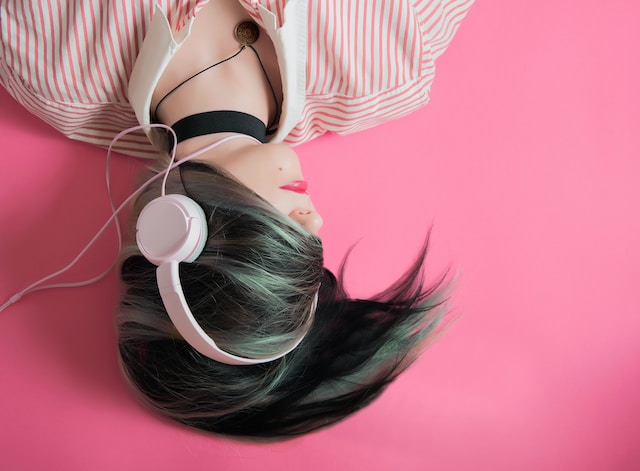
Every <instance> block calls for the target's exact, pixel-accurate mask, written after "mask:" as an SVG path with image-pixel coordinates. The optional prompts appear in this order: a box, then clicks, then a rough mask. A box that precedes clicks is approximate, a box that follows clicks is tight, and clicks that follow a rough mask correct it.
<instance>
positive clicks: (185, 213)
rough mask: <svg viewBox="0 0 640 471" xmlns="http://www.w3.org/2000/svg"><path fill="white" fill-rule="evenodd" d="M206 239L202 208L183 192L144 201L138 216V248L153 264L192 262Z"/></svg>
mask: <svg viewBox="0 0 640 471" xmlns="http://www.w3.org/2000/svg"><path fill="white" fill-rule="evenodd" d="M206 241H207V221H206V216H205V214H204V211H203V210H202V208H201V207H200V205H199V204H198V203H196V202H195V201H194V200H192V199H191V198H189V197H187V196H184V195H165V196H160V197H159V198H156V199H154V200H153V201H151V202H150V203H148V204H147V205H146V206H145V207H144V208H143V209H142V211H141V212H140V216H138V221H137V223H136V242H137V243H138V248H139V249H140V252H142V254H143V255H144V256H145V258H146V259H147V260H149V261H150V262H151V263H153V264H155V265H162V264H165V263H170V262H193V261H194V260H195V259H196V258H198V256H199V255H200V254H201V253H202V250H203V248H204V245H205V243H206Z"/></svg>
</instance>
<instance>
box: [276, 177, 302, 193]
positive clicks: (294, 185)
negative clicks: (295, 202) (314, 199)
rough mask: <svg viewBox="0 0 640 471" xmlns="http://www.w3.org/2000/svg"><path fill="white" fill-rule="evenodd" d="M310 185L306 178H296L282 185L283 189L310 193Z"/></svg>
mask: <svg viewBox="0 0 640 471" xmlns="http://www.w3.org/2000/svg"><path fill="white" fill-rule="evenodd" d="M308 188H309V185H308V184H307V182H306V181H304V180H296V181H293V182H290V183H287V184H286V185H282V186H281V187H280V189H281V190H289V191H295V192H296V193H302V194H304V195H306V194H308V192H307V189H308Z"/></svg>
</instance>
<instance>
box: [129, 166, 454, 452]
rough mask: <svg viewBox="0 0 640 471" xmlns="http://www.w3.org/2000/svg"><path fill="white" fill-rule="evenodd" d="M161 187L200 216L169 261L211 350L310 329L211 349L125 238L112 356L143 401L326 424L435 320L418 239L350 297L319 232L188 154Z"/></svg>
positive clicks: (401, 360)
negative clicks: (196, 251)
mask: <svg viewBox="0 0 640 471" xmlns="http://www.w3.org/2000/svg"><path fill="white" fill-rule="evenodd" d="M167 191H168V192H171V193H182V194H186V195H187V196H189V197H191V198H192V199H194V200H196V201H197V202H198V203H199V204H200V205H201V206H202V207H203V209H204V211H205V214H206V215H207V218H208V223H209V235H208V240H207V243H206V246H205V249H204V252H203V254H202V255H201V256H200V257H199V258H198V259H197V260H196V262H194V263H183V264H181V265H180V278H181V282H182V286H183V289H184V291H185V297H186V299H187V301H188V303H189V306H190V309H191V311H192V312H193V314H194V316H195V317H196V319H197V320H198V322H199V323H200V325H201V326H202V327H203V328H204V330H205V331H206V332H207V333H208V334H209V335H210V336H211V337H212V338H213V339H215V341H216V343H217V344H218V345H219V346H220V347H221V348H222V349H224V350H227V351H229V352H232V353H234V354H236V355H241V356H248V357H258V356H269V355H272V354H274V353H275V352H277V351H280V350H283V349H284V348H285V346H286V345H287V344H290V343H291V341H292V340H293V339H294V338H296V337H297V335H298V332H299V330H300V329H301V328H308V332H307V334H306V336H305V337H304V339H303V341H302V342H301V343H300V345H298V347H297V348H296V349H294V350H293V351H292V352H290V353H289V354H287V355H286V356H285V357H283V358H281V359H279V360H276V361H273V362H270V363H266V364H259V365H251V366H233V365H226V364H222V363H218V362H216V361H214V360H211V359H209V358H207V357H205V356H203V355H201V354H200V353H198V352H197V351H195V350H194V349H193V348H191V347H190V346H189V345H188V344H187V343H186V342H185V341H184V340H183V339H182V338H181V337H180V335H179V334H178V333H177V331H176V330H175V328H174V327H173V325H172V323H171V321H170V320H169V317H168V315H167V313H166V311H165V309H164V306H163V304H162V300H161V298H160V294H159V292H158V288H157V285H156V277H155V267H154V266H153V265H152V264H151V263H150V262H148V261H147V260H146V259H145V258H144V257H143V256H142V255H141V254H140V253H139V252H138V251H137V248H136V247H135V246H128V247H127V248H125V249H124V251H123V254H122V257H121V258H122V263H121V270H120V273H121V279H122V282H123V284H124V290H123V294H122V298H121V301H120V305H119V310H118V315H117V328H118V343H119V353H120V360H121V365H122V369H123V371H124V373H125V375H126V377H127V378H128V380H129V382H130V383H131V384H132V385H133V386H134V387H135V388H136V389H137V390H138V391H139V393H140V395H141V397H142V398H143V400H144V401H145V402H146V403H147V404H149V405H150V406H151V407H153V408H154V409H156V410H158V411H159V412H161V413H162V414H164V415H167V416H169V417H171V418H173V419H175V420H177V421H179V422H182V423H184V424H187V425H189V426H192V427H196V428H198V429H202V430H205V431H209V432H214V433H219V434H224V435H231V436H236V437H238V438H241V437H242V438H253V439H268V440H283V439H288V438H292V437H295V436H298V435H302V434H305V433H308V432H311V431H314V430H316V429H319V428H323V427H326V426H328V425H330V424H333V423H335V422H338V421H339V420H341V419H343V418H345V417H346V416H348V415H350V414H352V413H353V412H356V411H358V410H359V409H361V408H362V407H364V406H366V405H367V404H369V403H370V402H371V401H372V400H374V399H375V398H376V397H378V396H379V395H380V393H381V392H382V391H383V390H384V389H385V387H386V386H387V385H388V384H389V383H390V382H391V381H393V380H394V379H395V378H396V377H397V376H398V375H399V374H400V373H401V372H402V371H404V370H405V369H406V368H407V366H408V365H409V364H410V363H411V362H412V361H413V359H415V357H416V355H417V353H418V352H419V351H420V349H421V348H422V347H423V346H424V344H425V340H426V339H427V337H429V334H430V333H432V332H433V331H434V329H435V328H436V327H437V325H438V324H439V322H440V320H441V319H442V316H443V314H444V304H443V302H444V298H445V293H446V286H445V283H444V282H443V281H442V280H441V281H440V282H436V283H434V284H433V286H429V287H427V286H425V283H424V279H423V268H424V260H425V257H426V253H427V247H428V243H427V242H425V244H424V246H423V248H422V250H421V251H420V253H419V256H418V257H417V258H416V260H415V262H414V263H413V265H412V266H411V267H410V268H409V270H408V271H407V272H406V273H405V274H404V275H403V276H402V277H401V278H400V279H399V280H398V281H397V282H395V283H394V284H393V285H392V286H390V287H389V288H388V289H386V290H384V291H383V292H382V293H380V294H378V295H376V296H374V297H372V298H371V299H368V300H365V299H351V298H349V296H348V294H347V292H346V291H345V289H344V285H343V282H342V279H343V272H344V267H345V264H344V262H343V265H342V267H341V269H340V272H339V276H338V277H336V276H334V275H333V274H332V273H331V272H330V271H328V270H327V269H325V268H323V258H322V245H321V242H320V240H319V239H318V238H317V237H315V236H313V235H311V234H309V233H308V232H306V231H305V230H304V229H303V228H302V227H300V226H298V225H297V223H295V222H293V221H292V220H290V219H289V218H288V217H286V216H284V215H282V214H280V213H278V212H277V211H276V210H275V209H274V208H273V207H271V206H270V205H269V204H268V203H266V202H265V201H264V200H262V199H261V198H260V197H259V196H258V195H256V194H255V193H253V192H252V191H251V190H249V189H248V188H246V187H245V186H243V185H242V184H240V183H239V182H237V181H236V180H235V179H233V178H232V177H230V176H228V175H225V174H224V173H223V172H221V171H219V170H216V169H214V168H212V167H210V166H207V165H204V164H198V163H186V164H183V165H181V166H180V167H178V169H176V170H174V171H172V172H171V174H170V176H169V179H168V182H167ZM158 194H159V184H157V185H152V186H151V187H150V188H149V189H148V190H147V191H145V193H144V194H143V195H142V196H141V197H140V198H139V200H138V202H137V205H136V207H135V208H134V211H133V217H136V216H137V214H138V213H139V211H140V210H141V208H142V207H143V206H144V204H146V203H147V202H148V201H150V200H151V199H153V198H154V197H156V196H158ZM427 240H428V238H427ZM318 289H319V299H318V306H317V309H316V311H315V313H312V312H311V306H312V303H313V299H314V296H315V293H316V292H317V291H318ZM310 316H313V318H312V319H311V318H310ZM311 321H312V322H311ZM309 325H310V327H309Z"/></svg>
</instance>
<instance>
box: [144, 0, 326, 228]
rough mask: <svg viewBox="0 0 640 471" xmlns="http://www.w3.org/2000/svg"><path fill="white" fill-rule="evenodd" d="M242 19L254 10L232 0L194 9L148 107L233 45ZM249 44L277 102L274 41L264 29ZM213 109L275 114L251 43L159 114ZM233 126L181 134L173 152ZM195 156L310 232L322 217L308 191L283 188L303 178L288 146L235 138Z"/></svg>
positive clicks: (180, 153) (182, 152)
mask: <svg viewBox="0 0 640 471" xmlns="http://www.w3.org/2000/svg"><path fill="white" fill-rule="evenodd" d="M244 21H251V17H250V16H249V15H248V14H247V13H246V11H245V10H244V9H243V8H242V7H241V6H240V4H239V3H238V2H237V0H216V1H212V2H209V3H208V4H207V5H206V6H205V7H204V8H203V9H202V10H201V11H200V12H199V13H198V16H197V18H196V20H195V21H194V23H193V27H192V29H191V35H190V36H189V37H188V38H187V40H186V41H185V43H184V44H183V46H182V47H181V48H180V50H179V51H178V52H177V53H176V55H175V56H174V57H173V59H172V60H171V62H170V63H169V65H168V67H167V69H166V70H165V72H164V73H163V75H162V77H161V78H160V81H159V82H158V85H157V87H156V89H155V91H154V93H153V99H152V103H151V109H152V110H153V109H155V107H156V104H157V103H158V102H159V101H160V99H162V97H163V96H165V95H166V94H167V92H169V91H170V90H171V89H173V88H174V87H175V86H176V85H177V84H179V83H180V82H182V81H183V80H184V79H186V78H187V77H190V76H191V75H193V74H195V73H196V72H198V71H200V70H203V69H205V68H206V67H208V66H210V65H212V64H215V63H216V62H218V61H220V60H222V59H225V58H227V57H229V56H231V55H232V54H234V53H236V52H237V51H238V50H239V49H240V44H239V43H238V41H237V39H236V38H235V36H234V30H235V27H236V25H238V24H240V23H242V22H244ZM253 46H254V48H255V49H256V51H257V52H258V54H259V55H260V59H261V60H262V63H263V64H264V66H265V69H266V71H267V74H268V76H269V80H270V81H271V84H272V85H273V88H274V91H275V93H276V97H277V99H278V101H279V103H280V104H281V103H282V95H283V94H282V82H281V78H280V69H279V66H278V61H277V57H276V53H275V49H274V46H273V43H272V42H271V39H270V38H269V36H268V34H267V33H266V32H265V31H264V30H261V32H260V37H259V38H258V41H256V42H255V43H254V44H253ZM212 110H235V111H242V112H244V113H248V114H251V115H253V116H255V117H257V118H258V119H260V120H262V121H263V122H264V123H265V125H268V123H270V122H272V121H273V120H274V119H275V118H276V114H277V106H276V103H275V102H274V100H273V94H272V91H271V88H270V86H269V83H268V81H267V79H266V77H265V75H264V73H263V72H262V69H261V67H260V63H259V61H258V59H257V57H256V56H255V54H254V53H253V52H252V51H250V50H248V49H245V50H244V51H242V52H241V53H240V54H239V55H238V56H236V57H234V58H233V59H231V60H229V61H227V62H225V63H223V64H220V65H219V66H216V67H214V68H212V69H209V70H207V71H206V72H204V73H202V74H200V75H199V76H197V77H195V78H193V79H192V80H190V81H188V82H187V83H185V84H184V85H182V86H181V87H180V88H178V89H177V90H176V91H175V92H173V93H172V94H171V95H170V96H169V97H167V98H166V99H165V100H164V101H163V102H162V104H161V105H160V107H159V108H158V111H157V118H158V119H159V120H160V121H161V122H163V123H165V124H169V125H171V124H173V123H175V122H176V121H178V120H179V119H181V118H184V117H185V116H188V115H191V114H195V113H200V112H205V111H212ZM230 134H231V133H219V134H211V135H206V136H199V137H196V138H192V139H188V140H186V141H183V142H181V143H180V144H178V146H177V149H176V156H177V158H178V159H180V158H184V157H185V156H187V155H189V154H191V153H193V152H195V151H197V150H199V149H201V148H203V147H205V146H206V145H208V144H211V143H213V142H215V141H217V140H220V139H222V138H224V137H226V136H229V135H230ZM198 160H201V161H204V162H207V163H209V164H211V165H213V166H216V167H218V168H222V169H224V170H226V171H228V172H229V173H231V174H232V175H233V176H235V177H236V178H237V179H238V180H239V181H240V182H242V183H243V184H244V185H246V186H247V187H249V188H250V189H252V190H253V191H255V192H256V193H257V194H258V195H260V196H261V197H263V198H264V199H265V200H267V201H268V202H269V203H271V204H272V205H273V206H274V207H275V208H276V209H277V210H278V211H281V212H282V213H284V214H287V215H288V216H290V217H291V218H292V219H293V220H295V221H296V222H298V223H299V224H301V225H302V226H303V227H305V228H306V229H307V230H308V231H309V232H311V233H312V234H316V235H317V234H318V231H319V230H320V227H321V226H322V217H321V216H320V215H319V214H318V212H317V211H316V210H315V208H314V206H313V203H312V202H311V199H310V197H309V195H308V194H304V193H298V192H293V191H290V190H285V189H281V188H280V187H281V186H283V185H286V184H288V183H290V182H292V181H297V180H303V179H304V178H303V176H302V170H301V168H300V162H299V159H298V156H297V155H296V154H295V152H294V151H293V149H292V148H291V147H290V146H288V145H286V144H259V143H256V142H255V141H253V140H251V139H234V140H232V141H229V142H226V143H224V144H222V145H221V146H219V147H217V148H215V149H213V150H212V151H210V152H208V153H205V154H203V155H202V156H200V157H198Z"/></svg>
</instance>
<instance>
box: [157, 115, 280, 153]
mask: <svg viewBox="0 0 640 471" xmlns="http://www.w3.org/2000/svg"><path fill="white" fill-rule="evenodd" d="M171 128H172V129H173V130H174V131H175V133H176V136H177V138H178V142H182V141H186V140H187V139H191V138H192V137H198V136H204V135H206V134H215V133H220V132H235V133H239V134H246V135H247V136H251V137H253V138H255V139H257V140H259V141H260V142H265V140H266V136H267V126H266V125H265V124H264V123H263V122H262V121H261V120H259V119H258V118H256V117H255V116H253V115H250V114H247V113H243V112H241V111H230V110H216V111H206V112H204V113H197V114H192V115H190V116H186V117H184V118H182V119H181V120H179V121H178V122H176V123H175V124H173V125H172V126H171ZM172 140H173V139H172V137H171V135H169V147H173V142H172Z"/></svg>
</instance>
